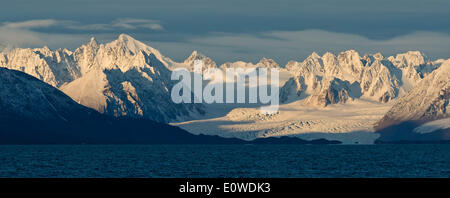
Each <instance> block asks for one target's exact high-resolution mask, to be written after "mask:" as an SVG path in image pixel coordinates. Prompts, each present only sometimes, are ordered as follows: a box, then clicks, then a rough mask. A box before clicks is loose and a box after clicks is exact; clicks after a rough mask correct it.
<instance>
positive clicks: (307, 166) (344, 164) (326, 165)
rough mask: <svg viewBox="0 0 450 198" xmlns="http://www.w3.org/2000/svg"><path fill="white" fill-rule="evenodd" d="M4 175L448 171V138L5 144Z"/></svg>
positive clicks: (1, 149)
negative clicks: (433, 141)
mask: <svg viewBox="0 0 450 198" xmlns="http://www.w3.org/2000/svg"><path fill="white" fill-rule="evenodd" d="M0 177H450V145H55V146H47V145H44V146H42V145H36V146H0Z"/></svg>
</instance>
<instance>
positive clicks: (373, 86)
mask: <svg viewBox="0 0 450 198" xmlns="http://www.w3.org/2000/svg"><path fill="white" fill-rule="evenodd" d="M399 72H400V71H399V70H398V69H396V68H394V67H393V66H392V65H390V63H389V62H384V61H380V60H375V61H374V62H373V63H372V65H371V66H370V67H368V68H367V69H366V70H364V73H363V75H362V78H361V90H362V94H363V95H364V96H366V97H368V98H371V99H374V100H376V101H378V102H389V101H390V100H391V99H393V98H396V97H397V96H398V93H399V88H400V80H399V79H398V77H399V75H401V74H400V73H399Z"/></svg>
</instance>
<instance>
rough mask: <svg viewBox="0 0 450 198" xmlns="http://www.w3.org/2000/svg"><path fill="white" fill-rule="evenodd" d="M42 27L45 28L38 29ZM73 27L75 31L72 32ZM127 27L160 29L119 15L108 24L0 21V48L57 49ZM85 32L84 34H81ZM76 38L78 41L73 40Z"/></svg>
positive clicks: (151, 22)
mask: <svg viewBox="0 0 450 198" xmlns="http://www.w3.org/2000/svg"><path fill="white" fill-rule="evenodd" d="M43 28H44V29H45V28H46V31H42V29H43ZM55 28H57V29H60V30H69V31H66V32H71V33H56V32H52V30H54V29H55ZM73 30H78V32H76V33H73ZM130 30H134V31H136V30H151V31H162V30H164V28H163V26H162V25H161V24H160V21H158V20H151V19H137V18H119V19H116V20H113V21H112V22H110V23H96V24H82V23H80V22H78V21H72V20H55V19H39V20H27V21H18V22H4V23H2V24H0V50H2V49H4V48H14V47H39V46H43V45H48V46H53V47H57V48H63V47H67V48H71V47H76V45H80V44H81V42H82V41H85V40H87V39H88V38H87V37H89V36H91V35H93V34H96V35H97V33H98V32H99V31H103V33H101V34H108V33H109V35H110V36H111V35H112V34H116V33H117V32H123V31H130ZM83 32H85V33H83ZM77 39H78V40H77Z"/></svg>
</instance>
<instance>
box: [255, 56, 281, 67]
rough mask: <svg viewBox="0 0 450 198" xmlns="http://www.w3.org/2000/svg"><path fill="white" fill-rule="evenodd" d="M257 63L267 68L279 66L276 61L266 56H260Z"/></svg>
mask: <svg viewBox="0 0 450 198" xmlns="http://www.w3.org/2000/svg"><path fill="white" fill-rule="evenodd" d="M257 65H262V66H264V67H267V68H277V67H280V66H279V65H278V63H276V62H275V61H274V60H273V59H270V58H266V57H263V58H261V60H260V61H259V62H258V63H257Z"/></svg>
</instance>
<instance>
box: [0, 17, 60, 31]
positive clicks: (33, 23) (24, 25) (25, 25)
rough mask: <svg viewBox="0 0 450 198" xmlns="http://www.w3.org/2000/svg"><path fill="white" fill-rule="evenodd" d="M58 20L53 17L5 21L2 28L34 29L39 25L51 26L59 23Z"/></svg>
mask: <svg viewBox="0 0 450 198" xmlns="http://www.w3.org/2000/svg"><path fill="white" fill-rule="evenodd" d="M57 24H58V21H56V20H53V19H42V20H28V21H20V22H4V23H3V25H2V26H1V27H0V28H4V29H32V28H39V27H50V26H54V25H57Z"/></svg>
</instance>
